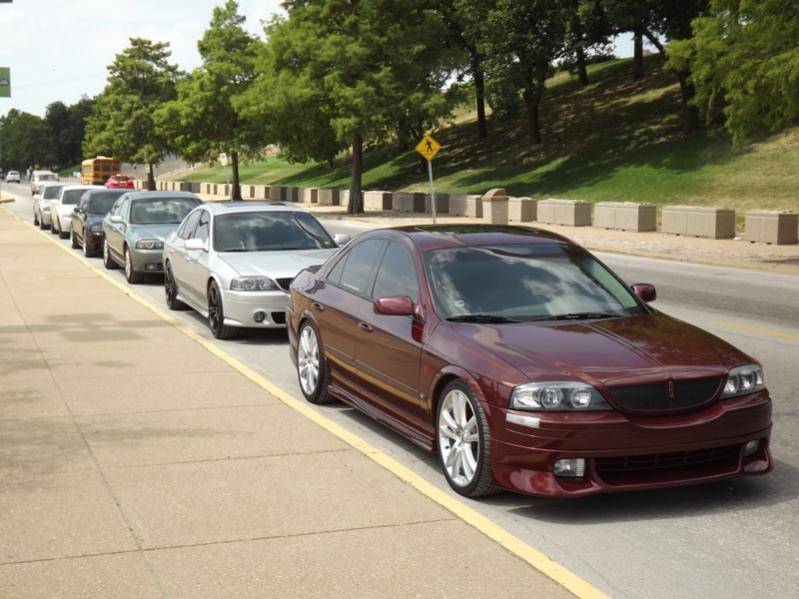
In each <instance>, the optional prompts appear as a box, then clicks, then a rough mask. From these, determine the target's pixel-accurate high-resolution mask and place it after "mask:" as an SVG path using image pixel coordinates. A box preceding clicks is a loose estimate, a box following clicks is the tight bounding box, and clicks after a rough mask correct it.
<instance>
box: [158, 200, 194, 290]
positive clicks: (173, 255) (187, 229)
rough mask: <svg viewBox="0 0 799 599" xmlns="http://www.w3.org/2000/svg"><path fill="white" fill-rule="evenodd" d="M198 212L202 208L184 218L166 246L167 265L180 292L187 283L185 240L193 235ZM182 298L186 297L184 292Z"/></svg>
mask: <svg viewBox="0 0 799 599" xmlns="http://www.w3.org/2000/svg"><path fill="white" fill-rule="evenodd" d="M200 212H202V210H201V209H200V210H194V211H193V212H191V213H190V214H189V215H188V216H187V217H186V218H185V219H184V220H183V224H181V225H180V227H179V228H178V230H177V233H175V237H174V239H173V240H172V241H171V242H170V243H169V245H167V246H166V248H165V251H166V257H167V260H169V267H170V268H171V269H172V276H173V277H175V282H176V283H177V284H178V287H179V288H180V292H181V294H184V290H185V289H186V286H187V285H188V283H187V282H186V277H187V276H188V271H187V268H186V240H187V239H189V238H191V237H192V236H193V235H194V230H195V229H196V228H197V222H198V221H199V220H200ZM184 299H187V298H186V297H185V294H184Z"/></svg>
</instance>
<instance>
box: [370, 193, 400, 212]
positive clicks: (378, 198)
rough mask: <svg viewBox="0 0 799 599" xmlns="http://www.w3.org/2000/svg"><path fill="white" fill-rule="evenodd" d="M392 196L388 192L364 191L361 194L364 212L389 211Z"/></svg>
mask: <svg viewBox="0 0 799 599" xmlns="http://www.w3.org/2000/svg"><path fill="white" fill-rule="evenodd" d="M393 201H394V200H393V194H392V193H391V192H390V191H366V192H364V194H363V209H364V210H380V211H385V210H391V209H392V207H393V205H394V204H393Z"/></svg>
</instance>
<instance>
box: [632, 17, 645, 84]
mask: <svg viewBox="0 0 799 599" xmlns="http://www.w3.org/2000/svg"><path fill="white" fill-rule="evenodd" d="M643 77H644V32H643V29H642V28H641V27H636V29H635V30H634V31H633V81H638V80H639V79H643Z"/></svg>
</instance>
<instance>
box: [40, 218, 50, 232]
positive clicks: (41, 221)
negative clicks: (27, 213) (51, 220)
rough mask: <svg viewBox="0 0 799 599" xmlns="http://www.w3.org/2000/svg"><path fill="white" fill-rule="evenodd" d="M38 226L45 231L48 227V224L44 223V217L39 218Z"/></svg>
mask: <svg viewBox="0 0 799 599" xmlns="http://www.w3.org/2000/svg"><path fill="white" fill-rule="evenodd" d="M39 228H40V229H41V230H42V231H46V230H47V229H48V228H49V225H45V224H44V219H43V218H42V219H39Z"/></svg>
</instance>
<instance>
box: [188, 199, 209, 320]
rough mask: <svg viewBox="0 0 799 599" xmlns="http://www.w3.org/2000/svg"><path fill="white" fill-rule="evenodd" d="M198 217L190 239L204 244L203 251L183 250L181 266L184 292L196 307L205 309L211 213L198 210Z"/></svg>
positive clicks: (206, 303) (206, 304) (206, 302)
mask: <svg viewBox="0 0 799 599" xmlns="http://www.w3.org/2000/svg"><path fill="white" fill-rule="evenodd" d="M199 213H200V216H199V220H198V221H197V227H196V228H195V230H194V232H193V233H192V235H191V238H192V239H199V240H200V241H202V242H203V243H204V244H205V250H184V252H183V264H184V269H185V270H184V272H185V282H186V288H185V289H186V290H188V292H189V293H190V294H191V297H192V301H193V302H195V303H196V304H197V305H198V306H202V307H207V306H208V298H207V297H206V295H207V293H206V287H207V283H208V277H209V275H210V269H209V267H208V259H209V254H210V252H209V251H208V250H209V249H210V248H209V246H208V244H209V243H210V242H209V239H210V237H211V213H210V212H209V211H208V210H199Z"/></svg>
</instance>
